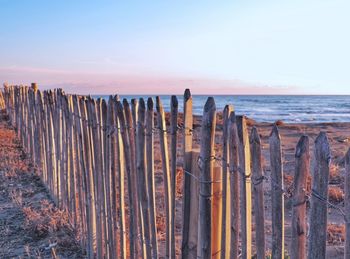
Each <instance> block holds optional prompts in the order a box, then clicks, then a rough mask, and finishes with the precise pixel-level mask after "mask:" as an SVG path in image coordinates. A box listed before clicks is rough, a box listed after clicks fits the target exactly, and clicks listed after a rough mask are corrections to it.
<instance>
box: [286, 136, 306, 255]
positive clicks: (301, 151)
mask: <svg viewBox="0 0 350 259" xmlns="http://www.w3.org/2000/svg"><path fill="white" fill-rule="evenodd" d="M309 168H310V153H309V137H308V136H302V137H301V138H300V139H299V142H298V144H297V146H296V149H295V173H294V183H293V184H294V185H293V186H294V192H293V207H292V244H291V249H290V252H291V254H290V255H291V259H299V258H300V259H304V258H306V233H307V225H306V182H307V177H308V175H309V174H310V172H309Z"/></svg>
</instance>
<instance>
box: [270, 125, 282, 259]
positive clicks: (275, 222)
mask: <svg viewBox="0 0 350 259" xmlns="http://www.w3.org/2000/svg"><path fill="white" fill-rule="evenodd" d="M269 143H270V166H271V209H272V211H271V215H272V217H271V218H272V258H282V259H283V258H284V196H283V195H284V193H283V167H282V166H283V164H282V150H281V137H280V134H279V132H278V128H277V125H276V124H275V125H274V126H273V128H272V131H271V134H270V138H269Z"/></svg>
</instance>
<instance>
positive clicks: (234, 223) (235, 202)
mask: <svg viewBox="0 0 350 259" xmlns="http://www.w3.org/2000/svg"><path fill="white" fill-rule="evenodd" d="M229 120H230V121H229V138H228V141H229V156H230V183H231V184H230V189H231V250H230V258H232V259H236V258H238V242H239V219H240V204H239V200H240V188H239V172H238V162H239V147H238V143H239V139H238V129H237V121H236V115H235V113H234V112H233V111H232V112H231V114H230V117H229Z"/></svg>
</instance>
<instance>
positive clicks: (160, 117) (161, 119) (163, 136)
mask: <svg viewBox="0 0 350 259" xmlns="http://www.w3.org/2000/svg"><path fill="white" fill-rule="evenodd" d="M156 108H157V122H158V123H157V124H158V130H159V139H160V152H161V157H162V167H163V182H164V192H165V215H166V230H165V231H166V241H165V257H166V258H173V257H174V256H175V255H172V254H171V242H173V240H171V228H172V224H173V222H172V221H171V219H172V218H171V213H172V212H171V209H172V205H171V184H170V181H171V180H170V168H169V153H168V141H167V131H166V123H165V114H164V109H163V104H162V102H161V100H160V98H159V96H157V97H156Z"/></svg>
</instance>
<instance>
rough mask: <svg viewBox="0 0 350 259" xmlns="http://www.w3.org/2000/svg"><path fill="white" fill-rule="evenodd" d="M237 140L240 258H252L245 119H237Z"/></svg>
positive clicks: (250, 192)
mask: <svg viewBox="0 0 350 259" xmlns="http://www.w3.org/2000/svg"><path fill="white" fill-rule="evenodd" d="M237 129H238V138H239V149H238V151H239V169H238V170H239V171H240V176H241V206H242V207H241V225H242V230H241V235H242V258H251V256H252V234H251V233H252V189H251V188H252V187H251V172H250V148H249V136H248V129H247V124H246V117H244V116H238V117H237Z"/></svg>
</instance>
